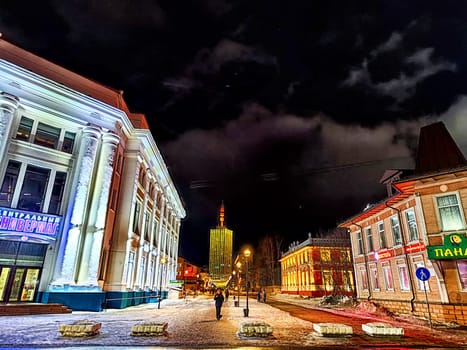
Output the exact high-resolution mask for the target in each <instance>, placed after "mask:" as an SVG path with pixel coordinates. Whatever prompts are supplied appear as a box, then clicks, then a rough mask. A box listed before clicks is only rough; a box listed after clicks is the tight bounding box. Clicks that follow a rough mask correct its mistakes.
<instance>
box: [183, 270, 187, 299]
mask: <svg viewBox="0 0 467 350" xmlns="http://www.w3.org/2000/svg"><path fill="white" fill-rule="evenodd" d="M187 273H188V270H185V272H184V273H183V297H184V299H185V303H186V294H187V290H186V275H187Z"/></svg>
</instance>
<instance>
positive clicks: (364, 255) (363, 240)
mask: <svg viewBox="0 0 467 350" xmlns="http://www.w3.org/2000/svg"><path fill="white" fill-rule="evenodd" d="M351 224H352V225H355V226H357V227H358V228H360V232H361V234H362V246H363V260H364V261H365V271H366V280H367V283H368V298H367V300H368V301H370V299H371V286H370V273H369V271H368V258H367V256H366V254H367V251H366V242H365V238H366V237H365V233H364V232H363V227H362V226H360V225H359V224H356V223H354V222H351ZM354 269H355V270H356V266H354Z"/></svg>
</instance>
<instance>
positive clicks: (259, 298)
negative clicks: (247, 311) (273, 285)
mask: <svg viewBox="0 0 467 350" xmlns="http://www.w3.org/2000/svg"><path fill="white" fill-rule="evenodd" d="M256 298H257V299H258V303H259V302H261V289H260V290H259V291H258V294H256Z"/></svg>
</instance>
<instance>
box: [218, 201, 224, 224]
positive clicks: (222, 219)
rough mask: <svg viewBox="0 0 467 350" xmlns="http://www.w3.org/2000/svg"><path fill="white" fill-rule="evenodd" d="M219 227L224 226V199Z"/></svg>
mask: <svg viewBox="0 0 467 350" xmlns="http://www.w3.org/2000/svg"><path fill="white" fill-rule="evenodd" d="M219 227H224V201H222V203H221V208H220V210H219Z"/></svg>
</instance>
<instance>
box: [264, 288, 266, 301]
mask: <svg viewBox="0 0 467 350" xmlns="http://www.w3.org/2000/svg"><path fill="white" fill-rule="evenodd" d="M265 302H266V289H263V303H265Z"/></svg>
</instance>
